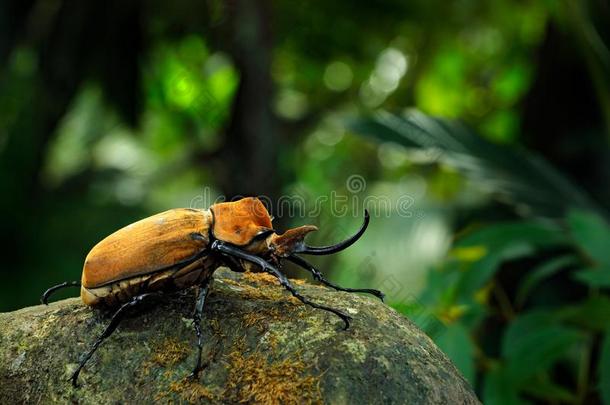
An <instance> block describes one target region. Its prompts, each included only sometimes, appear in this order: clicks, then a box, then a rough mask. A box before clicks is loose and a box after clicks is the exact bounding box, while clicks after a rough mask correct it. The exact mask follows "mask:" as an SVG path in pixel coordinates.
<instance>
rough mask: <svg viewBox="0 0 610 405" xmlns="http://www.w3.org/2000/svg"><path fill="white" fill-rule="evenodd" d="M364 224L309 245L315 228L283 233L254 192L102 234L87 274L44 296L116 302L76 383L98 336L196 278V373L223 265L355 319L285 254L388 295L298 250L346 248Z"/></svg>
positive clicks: (103, 303)
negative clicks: (296, 281) (316, 297)
mask: <svg viewBox="0 0 610 405" xmlns="http://www.w3.org/2000/svg"><path fill="white" fill-rule="evenodd" d="M368 223H369V215H368V212H366V211H365V216H364V224H363V225H362V226H361V228H360V230H358V232H357V233H356V234H354V235H353V236H351V237H350V238H348V239H346V240H344V241H343V242H340V243H338V244H336V245H331V246H324V247H312V246H308V245H307V244H305V242H304V238H305V236H306V235H307V234H308V233H310V232H312V231H315V230H317V228H316V227H315V226H312V225H305V226H300V227H297V228H293V229H289V230H287V231H286V232H284V233H281V234H278V233H276V231H275V230H274V229H273V226H272V224H271V217H270V215H269V213H268V212H267V209H266V208H265V206H264V205H263V203H262V202H261V201H260V200H259V199H258V198H254V197H248V198H243V199H241V200H238V201H234V202H223V203H218V204H214V205H212V206H211V207H210V208H209V209H188V208H184V209H172V210H169V211H165V212H162V213H160V214H156V215H153V216H151V217H148V218H145V219H143V220H140V221H138V222H135V223H133V224H131V225H128V226H126V227H124V228H122V229H120V230H118V231H116V232H115V233H113V234H111V235H110V236H108V237H106V238H105V239H103V240H102V241H101V242H99V243H98V244H97V245H95V246H94V247H93V249H92V250H91V252H89V254H88V255H87V257H86V259H85V264H84V266H83V273H82V277H81V281H80V283H79V282H65V283H62V284H59V285H56V286H54V287H51V288H49V289H48V290H47V291H45V293H44V294H43V295H42V297H41V302H42V303H43V304H47V302H48V299H49V296H50V295H51V294H52V293H53V292H55V291H57V290H58V289H61V288H64V287H72V286H76V287H80V296H81V299H82V301H83V303H84V304H85V305H89V306H91V307H110V308H116V312H114V315H113V316H112V319H111V321H110V323H109V324H108V326H107V327H106V329H105V330H104V332H103V333H102V334H101V335H100V336H99V337H98V338H97V340H96V341H95V342H94V344H93V345H92V346H91V348H90V350H89V351H88V352H86V353H85V354H84V356H83V357H82V358H81V361H80V363H79V365H78V367H77V369H76V371H74V373H73V374H72V376H71V378H70V379H71V381H72V384H73V385H74V386H76V384H77V379H78V375H79V373H80V371H81V370H82V368H83V367H84V366H85V364H86V363H87V361H88V360H89V359H90V358H91V356H92V355H93V353H94V352H95V351H96V350H97V348H98V347H99V346H100V344H101V343H102V342H103V341H104V340H105V339H106V338H107V337H109V336H110V335H111V334H112V333H113V332H114V330H115V329H116V328H117V326H118V325H119V323H120V322H121V320H122V319H123V317H124V316H125V314H126V312H127V311H128V310H129V309H130V308H132V307H135V306H137V305H138V304H139V303H140V302H142V301H144V300H146V299H147V298H148V297H150V296H152V295H156V294H163V293H166V292H172V291H179V290H184V289H187V288H189V287H192V286H195V287H197V289H198V294H197V298H196V302H195V310H194V315H193V326H194V329H195V334H196V336H197V350H198V352H197V362H196V364H195V368H194V369H193V372H192V374H191V376H193V377H197V376H198V374H199V372H200V371H201V369H202V366H201V352H202V347H203V342H202V335H201V317H202V312H203V307H204V304H205V301H206V297H207V294H208V290H209V287H210V283H211V281H212V275H213V273H214V271H215V270H216V269H217V268H218V267H220V266H226V267H228V268H229V269H231V270H233V271H236V272H244V271H259V272H266V273H269V274H271V275H273V276H274V277H276V278H277V279H278V280H279V282H280V285H281V286H283V287H284V288H285V289H286V290H288V291H289V292H290V293H291V294H292V295H293V296H294V297H295V298H297V299H298V300H300V301H301V302H302V303H304V304H307V305H310V306H312V307H314V308H318V309H321V310H324V311H328V312H332V313H333V314H335V315H337V316H338V317H340V318H341V319H342V320H343V322H344V329H347V328H348V327H349V324H350V323H349V322H350V320H351V317H350V316H349V315H347V314H346V313H344V312H342V311H340V310H338V309H334V308H331V307H327V306H324V305H321V304H317V303H315V302H312V301H310V300H309V299H308V298H307V297H304V296H302V295H301V294H300V293H299V292H298V291H297V290H296V288H295V287H294V286H293V285H292V283H291V282H290V281H289V280H288V278H287V277H286V276H285V275H284V274H283V273H282V272H281V271H280V269H279V267H280V264H281V261H282V260H284V259H286V260H288V261H290V262H293V263H295V264H297V265H298V266H300V267H302V268H304V269H305V270H307V271H309V272H310V273H311V274H312V275H313V277H314V278H315V279H316V280H318V281H319V282H321V283H322V284H324V285H327V286H329V287H331V288H333V289H335V290H338V291H347V292H363V293H369V294H373V295H375V296H377V297H379V298H381V299H383V294H382V293H381V292H380V291H377V290H373V289H352V288H343V287H340V286H338V285H335V284H333V283H331V282H330V281H328V280H326V279H325V278H324V276H323V275H322V273H320V271H318V270H317V269H316V268H315V267H314V266H312V265H311V264H309V263H308V262H307V261H306V260H305V259H303V258H301V257H300V256H298V255H297V254H308V255H328V254H332V253H336V252H339V251H341V250H343V249H346V248H347V247H349V246H350V245H352V244H353V243H354V242H356V241H357V240H358V239H359V238H360V236H362V234H363V233H364V231H365V230H366V227H367V225H368Z"/></svg>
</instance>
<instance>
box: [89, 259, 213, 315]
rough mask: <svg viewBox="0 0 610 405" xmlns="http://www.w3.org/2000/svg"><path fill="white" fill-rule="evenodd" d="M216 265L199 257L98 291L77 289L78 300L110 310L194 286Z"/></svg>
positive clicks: (208, 275)
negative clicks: (151, 295)
mask: <svg viewBox="0 0 610 405" xmlns="http://www.w3.org/2000/svg"><path fill="white" fill-rule="evenodd" d="M217 267H218V263H217V262H216V260H215V259H214V258H213V257H212V256H207V255H205V256H203V257H201V258H199V259H197V260H195V261H194V262H192V263H189V264H187V265H178V266H175V267H173V268H170V269H166V270H162V271H158V272H156V273H149V274H143V275H139V276H135V277H131V278H127V279H123V280H119V281H115V282H112V283H109V284H105V285H102V286H99V287H85V286H84V285H83V286H81V294H80V295H81V299H82V300H83V302H84V303H85V304H86V305H90V306H106V307H113V306H117V305H120V304H122V303H125V302H127V301H129V300H130V299H131V298H132V297H134V296H136V295H139V294H143V293H148V292H155V291H176V290H182V289H185V288H188V287H190V286H192V285H198V284H201V282H203V280H205V279H206V278H208V277H211V276H212V273H214V270H216V268H217Z"/></svg>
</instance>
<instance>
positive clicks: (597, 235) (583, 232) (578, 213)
mask: <svg viewBox="0 0 610 405" xmlns="http://www.w3.org/2000/svg"><path fill="white" fill-rule="evenodd" d="M568 225H569V226H570V231H571V233H572V236H573V237H574V239H575V240H576V243H577V244H578V245H579V246H580V248H581V249H582V250H584V252H585V253H586V254H587V255H588V256H589V257H590V258H591V259H592V260H593V261H595V262H597V263H600V264H607V265H609V266H610V250H609V247H610V227H609V226H608V223H607V222H606V221H604V219H603V218H602V217H601V216H599V215H597V214H595V213H593V212H590V211H582V210H572V211H570V213H569V215H568Z"/></svg>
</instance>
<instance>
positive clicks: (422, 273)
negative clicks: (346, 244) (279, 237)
mask: <svg viewBox="0 0 610 405" xmlns="http://www.w3.org/2000/svg"><path fill="white" fill-rule="evenodd" d="M609 27H610V11H609V10H608V7H607V5H606V4H604V3H603V2H596V1H594V0H587V1H576V0H561V1H514V0H498V1H494V2H473V1H464V0H455V1H440V0H432V1H421V0H417V1H411V2H402V1H398V0H384V1H379V2H365V1H350V2H346V1H338V2H326V1H318V0H315V1H310V2H307V3H303V4H298V5H297V4H295V3H293V2H286V1H273V2H266V1H262V0H255V1H245V0H242V1H236V2H222V1H218V0H211V1H208V2H194V1H189V0H185V1H181V2H155V1H152V2H147V3H142V2H129V3H122V2H117V1H110V2H103V3H102V2H70V1H68V2H51V3H49V2H40V1H29V0H28V1H17V0H8V1H5V2H4V3H3V5H2V7H1V8H0V34H1V35H0V60H1V61H2V62H3V63H1V64H0V195H1V196H2V198H1V199H0V204H1V207H2V212H3V215H4V217H3V220H2V221H0V238H1V239H0V246H2V255H3V258H4V260H3V264H2V267H1V268H2V270H3V281H2V283H0V310H2V311H4V310H13V309H16V308H19V307H23V306H26V305H32V304H35V303H36V302H37V299H38V296H39V294H40V292H41V291H42V290H43V289H44V288H46V287H48V286H49V285H51V284H55V283H58V282H61V281H64V280H72V279H76V278H78V277H79V275H80V270H81V267H82V263H83V259H84V257H85V256H86V254H87V252H88V251H89V250H90V248H91V247H92V246H93V245H94V244H95V243H96V242H97V241H99V240H100V239H101V238H103V237H104V236H106V235H108V234H109V233H111V232H113V231H114V230H116V229H118V228H120V227H122V226H124V225H126V224H129V223H131V222H133V221H135V220H137V219H140V218H142V217H144V216H146V215H149V214H152V213H155V212H158V211H161V210H164V209H169V208H174V207H180V206H193V207H197V208H204V207H206V206H207V205H208V204H209V203H211V202H213V201H214V199H215V198H216V197H218V196H221V195H226V196H227V197H229V198H231V197H232V196H234V195H237V194H258V195H265V196H268V197H270V198H271V200H272V201H273V200H278V198H279V197H280V196H282V195H284V196H292V197H295V196H296V197H298V198H301V199H302V200H303V201H305V204H306V205H307V206H308V207H309V208H311V207H312V206H313V205H315V204H316V201H319V199H320V197H329V196H331V195H333V193H335V194H336V195H339V196H346V197H348V199H347V200H346V202H344V203H343V206H342V207H343V208H347V210H348V212H350V214H351V213H353V214H354V215H333V211H332V210H331V207H330V205H329V203H326V204H322V205H321V206H320V207H319V210H318V212H317V213H316V215H315V216H313V217H308V218H302V217H299V216H285V217H280V216H278V218H276V222H275V223H276V226H277V227H278V229H284V228H285V227H287V226H290V225H294V224H299V225H300V224H303V223H312V222H313V223H315V224H317V225H318V226H319V227H320V232H318V235H312V236H311V239H312V243H321V244H323V243H327V242H328V241H329V240H338V239H341V237H343V236H345V235H347V234H349V233H350V232H351V231H352V229H354V228H355V227H356V226H357V223H358V222H359V221H360V215H361V209H362V208H363V207H362V205H366V203H363V202H367V201H368V202H369V205H370V206H369V209H370V210H371V211H373V209H376V211H375V215H374V217H373V219H372V222H371V227H370V229H369V230H368V231H367V233H366V234H365V235H364V237H363V239H362V241H361V242H359V243H358V244H356V245H355V246H354V247H352V248H350V253H349V254H344V255H338V256H336V257H327V258H319V259H318V260H316V261H315V264H316V265H317V266H318V267H320V268H321V269H324V271H325V272H327V273H330V277H331V278H332V279H334V280H336V281H337V282H340V283H342V284H346V285H353V286H356V285H360V284H361V285H370V286H376V287H379V288H381V289H384V290H385V291H386V292H387V293H388V298H389V301H390V303H391V304H392V305H393V306H395V307H396V308H397V309H398V310H400V311H401V312H403V313H405V314H408V315H409V316H410V317H411V318H412V319H414V320H415V321H416V322H418V323H419V324H420V326H421V327H422V328H423V329H424V330H426V331H427V332H428V333H429V334H430V336H432V337H433V338H434V339H435V340H436V342H437V343H438V345H439V346H440V347H441V348H442V349H443V350H444V351H445V352H446V353H447V354H448V355H449V356H450V357H451V358H452V359H453V361H454V362H455V363H456V365H457V366H458V367H459V368H460V369H461V371H462V372H463V374H464V375H465V377H466V378H467V379H468V380H469V381H470V382H471V383H472V384H473V386H474V387H475V388H476V390H477V393H478V394H479V396H480V398H481V399H482V400H483V401H484V402H485V403H491V404H494V403H500V404H503V403H532V402H543V403H572V404H580V403H592V402H596V401H597V402H598V401H600V400H603V401H605V403H610V386H609V385H608V384H609V382H610V329H609V325H610V318H609V316H610V315H609V314H610V297H609V296H608V289H610V276H609V274H610V259H609V257H610V255H609V254H608V252H607V246H609V243H610V230H609V228H608V222H607V220H608V217H609V214H608V211H609V209H610V188H609V187H608V184H609V183H608V179H610V165H609V164H608V162H609V161H610V150H609V148H608V141H609V140H610V52H609V51H608V44H609V43H610V41H609V38H610V28H609ZM412 107H415V109H413V110H411V109H410V108H412ZM406 108H409V109H410V110H405V109H406ZM432 117H441V118H432ZM360 135H363V136H360ZM354 176H356V177H354ZM352 178H356V179H363V180H365V181H364V182H363V183H362V184H361V186H360V187H358V189H357V190H355V189H354V188H353V187H350V184H349V179H352ZM404 197H407V199H406V200H404V201H406V203H407V204H406V205H405V207H403V208H404V209H405V210H404V211H403V212H402V213H398V212H397V209H396V207H395V206H394V207H390V206H384V205H382V204H381V203H380V201H385V200H381V199H383V198H385V199H387V200H388V201H391V202H396V201H400V199H401V198H404ZM367 198H368V200H367ZM375 204H377V205H375ZM271 208H273V207H271ZM399 214H400V215H399ZM293 274H296V273H293ZM69 294H70V293H69V292H66V293H65V295H64V296H67V295H69Z"/></svg>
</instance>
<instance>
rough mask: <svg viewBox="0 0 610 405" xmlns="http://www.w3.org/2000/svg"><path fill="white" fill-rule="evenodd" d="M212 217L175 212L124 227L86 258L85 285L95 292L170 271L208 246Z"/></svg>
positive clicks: (203, 213) (198, 212)
mask: <svg viewBox="0 0 610 405" xmlns="http://www.w3.org/2000/svg"><path fill="white" fill-rule="evenodd" d="M210 223H211V214H210V212H209V211H207V210H194V209H187V208H184V209H173V210H169V211H165V212H162V213H160V214H157V215H153V216H152V217H148V218H145V219H143V220H141V221H138V222H135V223H133V224H131V225H128V226H126V227H125V228H122V229H120V230H118V231H116V232H115V233H113V234H112V235H110V236H108V237H107V238H105V239H104V240H102V241H101V242H100V243H98V244H97V245H95V247H94V248H93V249H91V252H89V254H88V255H87V258H86V259H85V265H84V267H83V275H82V280H81V283H82V286H83V287H84V288H87V289H94V288H99V287H103V286H106V285H110V284H113V283H116V282H118V281H123V280H128V279H134V278H135V277H138V276H144V275H150V274H154V273H157V272H160V271H163V270H167V269H170V268H172V267H175V266H177V265H180V263H182V262H186V261H188V260H189V259H193V258H194V257H195V256H196V255H197V254H199V253H201V252H202V251H203V250H204V249H205V248H206V247H207V245H208V242H209V239H208V229H209V225H210Z"/></svg>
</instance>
